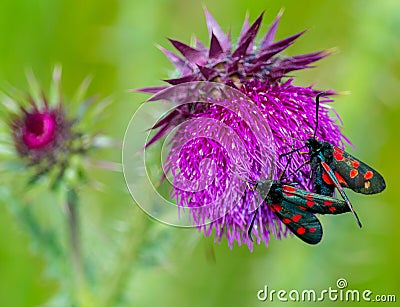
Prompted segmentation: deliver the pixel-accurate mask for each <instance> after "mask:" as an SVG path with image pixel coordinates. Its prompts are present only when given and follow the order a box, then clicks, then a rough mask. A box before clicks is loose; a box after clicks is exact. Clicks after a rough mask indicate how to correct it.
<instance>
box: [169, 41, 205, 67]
mask: <svg viewBox="0 0 400 307" xmlns="http://www.w3.org/2000/svg"><path fill="white" fill-rule="evenodd" d="M168 40H169V41H170V42H171V43H172V45H173V46H174V47H175V48H176V49H178V51H179V52H180V53H181V54H182V55H183V56H184V57H185V58H186V59H188V60H189V61H190V62H193V63H196V64H197V65H204V64H205V63H206V62H207V59H206V58H205V56H204V54H203V53H202V52H201V51H199V50H197V49H194V48H192V47H190V46H188V45H186V44H184V43H181V42H180V41H177V40H174V39H168Z"/></svg>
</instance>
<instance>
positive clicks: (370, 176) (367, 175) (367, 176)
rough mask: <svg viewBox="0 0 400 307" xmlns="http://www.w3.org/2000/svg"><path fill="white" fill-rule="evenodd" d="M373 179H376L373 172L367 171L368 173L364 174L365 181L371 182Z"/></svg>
mask: <svg viewBox="0 0 400 307" xmlns="http://www.w3.org/2000/svg"><path fill="white" fill-rule="evenodd" d="M372 177H374V173H373V172H371V171H367V172H366V173H365V174H364V179H365V180H370V179H371V178H372Z"/></svg>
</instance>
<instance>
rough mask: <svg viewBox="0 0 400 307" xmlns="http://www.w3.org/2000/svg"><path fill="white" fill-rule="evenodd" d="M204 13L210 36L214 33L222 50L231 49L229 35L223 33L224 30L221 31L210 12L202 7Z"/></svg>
mask: <svg viewBox="0 0 400 307" xmlns="http://www.w3.org/2000/svg"><path fill="white" fill-rule="evenodd" d="M204 13H205V15H206V23H207V28H208V34H209V35H210V37H211V35H212V34H213V33H214V34H215V36H216V37H217V38H218V40H219V42H220V44H221V47H222V50H224V51H229V50H230V49H231V42H230V40H229V37H228V36H227V35H226V34H225V33H224V31H222V29H221V27H220V26H219V24H218V23H217V21H216V20H215V19H214V17H212V16H211V14H210V12H209V11H208V10H207V9H206V8H204Z"/></svg>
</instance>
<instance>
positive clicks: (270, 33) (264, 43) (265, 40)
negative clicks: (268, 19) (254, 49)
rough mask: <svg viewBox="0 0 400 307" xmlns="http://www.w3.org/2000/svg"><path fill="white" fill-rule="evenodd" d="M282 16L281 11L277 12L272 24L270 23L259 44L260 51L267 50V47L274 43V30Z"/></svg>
mask: <svg viewBox="0 0 400 307" xmlns="http://www.w3.org/2000/svg"><path fill="white" fill-rule="evenodd" d="M282 14H283V9H282V10H280V11H279V13H278V15H277V16H276V18H275V20H274V22H273V23H272V25H271V27H270V28H269V30H268V32H267V34H266V35H265V36H264V38H263V40H262V41H261V44H260V49H261V50H262V49H265V48H267V47H268V46H269V45H271V44H272V43H273V42H274V39H275V35H276V30H277V29H278V24H279V21H280V19H281V17H282Z"/></svg>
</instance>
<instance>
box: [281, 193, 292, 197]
mask: <svg viewBox="0 0 400 307" xmlns="http://www.w3.org/2000/svg"><path fill="white" fill-rule="evenodd" d="M283 194H285V195H286V196H287V197H293V196H294V195H293V193H288V192H283Z"/></svg>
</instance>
